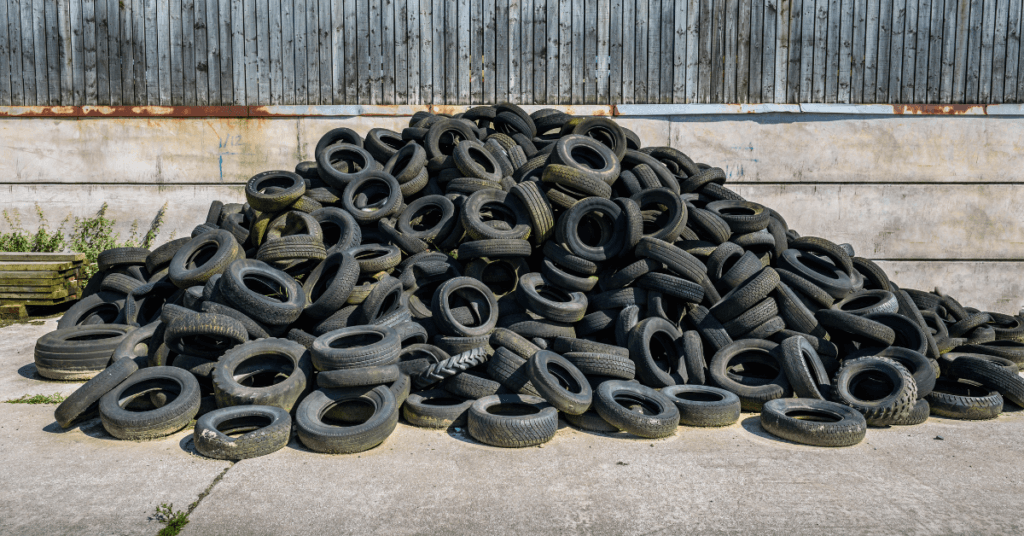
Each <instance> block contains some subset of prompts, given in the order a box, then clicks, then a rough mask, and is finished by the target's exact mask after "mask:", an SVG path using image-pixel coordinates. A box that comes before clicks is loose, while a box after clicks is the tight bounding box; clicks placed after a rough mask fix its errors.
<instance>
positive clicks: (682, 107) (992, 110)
mask: <svg viewBox="0 0 1024 536" xmlns="http://www.w3.org/2000/svg"><path fill="white" fill-rule="evenodd" d="M470 108H472V106H462V105H450V106H449V105H424V106H382V105H380V106H379V105H365V106H364V105H341V106H332V105H325V106H280V105H279V106H0V118H13V119H17V118H33V117H50V118H69V119H73V118H103V117H107V118H114V117H116V118H131V117H141V118H154V117H177V118H203V117H234V118H268V117H281V118H284V117H355V116H363V117H382V116H383V117H387V116H396V117H407V116H411V115H413V114H414V113H416V112H430V113H446V114H456V113H461V112H465V111H466V110H468V109H470ZM522 108H523V109H524V110H526V111H527V112H530V113H532V112H534V111H536V110H540V109H544V108H551V109H555V110H560V111H562V112H565V113H568V114H570V115H584V116H585V115H590V116H620V117H643V116H668V117H671V116H689V115H731V114H779V113H782V114H834V115H882V116H885V115H954V116H955V115H969V116H977V115H995V116H1020V115H1024V105H1021V104H814V103H804V104H617V105H610V106H605V105H550V106H545V105H524V106H522Z"/></svg>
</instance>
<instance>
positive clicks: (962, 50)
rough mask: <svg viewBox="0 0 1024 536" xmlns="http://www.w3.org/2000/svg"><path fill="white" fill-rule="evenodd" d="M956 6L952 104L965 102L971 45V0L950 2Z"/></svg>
mask: <svg viewBox="0 0 1024 536" xmlns="http://www.w3.org/2000/svg"><path fill="white" fill-rule="evenodd" d="M950 2H953V3H954V5H955V6H956V26H955V28H956V30H955V31H956V44H955V45H953V53H952V56H951V57H952V60H951V64H952V72H953V80H952V82H951V86H950V93H951V99H950V102H954V103H962V102H964V98H965V94H966V89H967V56H968V54H967V51H968V48H969V46H968V45H969V44H970V28H971V22H970V21H971V4H972V3H973V2H972V1H971V0H950Z"/></svg>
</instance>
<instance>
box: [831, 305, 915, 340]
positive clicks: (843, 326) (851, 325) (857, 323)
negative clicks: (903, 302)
mask: <svg viewBox="0 0 1024 536" xmlns="http://www.w3.org/2000/svg"><path fill="white" fill-rule="evenodd" d="M815 316H816V317H817V318H818V322H820V323H821V325H822V326H824V327H825V329H827V330H828V331H829V333H831V334H833V335H837V334H842V335H845V336H847V337H850V338H853V339H854V340H856V341H864V342H866V343H874V344H877V345H881V346H890V345H892V343H893V341H894V340H896V332H895V331H893V329H892V328H890V327H889V326H886V325H884V324H881V323H879V322H875V321H874V320H871V319H868V318H865V317H862V316H857V315H853V314H850V313H844V312H842V311H837V310H835V309H821V310H819V311H818V312H817V313H816V315H815Z"/></svg>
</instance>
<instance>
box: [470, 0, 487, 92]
mask: <svg viewBox="0 0 1024 536" xmlns="http://www.w3.org/2000/svg"><path fill="white" fill-rule="evenodd" d="M469 17H470V23H469V29H470V32H469V68H470V72H471V73H472V77H471V78H470V79H469V98H470V102H472V103H473V104H481V103H483V94H484V85H483V71H484V65H483V64H484V62H483V57H484V43H483V41H484V21H483V1H482V0H470V3H469Z"/></svg>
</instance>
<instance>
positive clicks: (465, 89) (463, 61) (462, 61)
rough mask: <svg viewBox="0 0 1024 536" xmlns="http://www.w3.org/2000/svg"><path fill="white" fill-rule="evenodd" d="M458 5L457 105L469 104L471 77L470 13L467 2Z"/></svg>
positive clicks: (463, 0) (460, 2)
mask: <svg viewBox="0 0 1024 536" xmlns="http://www.w3.org/2000/svg"><path fill="white" fill-rule="evenodd" d="M458 4H459V19H458V26H457V29H458V42H459V62H458V77H459V84H458V88H459V100H458V101H457V104H469V103H470V98H469V94H470V80H471V77H472V74H473V72H472V69H471V67H470V63H469V56H470V48H469V46H470V42H469V36H470V34H471V33H472V32H471V31H470V30H471V26H470V12H469V0H458Z"/></svg>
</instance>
